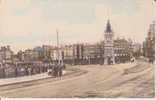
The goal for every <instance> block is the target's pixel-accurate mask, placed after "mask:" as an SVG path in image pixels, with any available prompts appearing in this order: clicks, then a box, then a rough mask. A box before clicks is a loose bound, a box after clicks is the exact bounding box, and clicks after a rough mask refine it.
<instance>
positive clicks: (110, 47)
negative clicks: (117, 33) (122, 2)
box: [104, 20, 115, 64]
mask: <svg viewBox="0 0 156 100" xmlns="http://www.w3.org/2000/svg"><path fill="white" fill-rule="evenodd" d="M110 62H112V63H113V64H114V63H115V56H114V34H113V30H112V28H111V24H110V21H109V20H108V21H107V25H106V30H105V33H104V64H109V63H110Z"/></svg>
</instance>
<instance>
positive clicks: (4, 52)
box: [0, 46, 13, 63]
mask: <svg viewBox="0 0 156 100" xmlns="http://www.w3.org/2000/svg"><path fill="white" fill-rule="evenodd" d="M12 56H13V51H12V50H11V49H10V46H6V47H5V46H3V47H1V49H0V62H3V63H11V62H12Z"/></svg>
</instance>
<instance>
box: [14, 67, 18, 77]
mask: <svg viewBox="0 0 156 100" xmlns="http://www.w3.org/2000/svg"><path fill="white" fill-rule="evenodd" d="M17 75H18V71H17V67H15V77H17Z"/></svg>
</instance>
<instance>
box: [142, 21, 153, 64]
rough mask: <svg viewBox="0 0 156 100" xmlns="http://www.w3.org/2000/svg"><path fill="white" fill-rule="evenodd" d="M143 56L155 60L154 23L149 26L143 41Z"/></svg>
mask: <svg viewBox="0 0 156 100" xmlns="http://www.w3.org/2000/svg"><path fill="white" fill-rule="evenodd" d="M143 56H145V57H147V58H149V60H151V61H154V60H155V21H154V22H153V23H152V24H151V25H150V27H149V31H148V34H147V37H146V39H145V41H144V42H143Z"/></svg>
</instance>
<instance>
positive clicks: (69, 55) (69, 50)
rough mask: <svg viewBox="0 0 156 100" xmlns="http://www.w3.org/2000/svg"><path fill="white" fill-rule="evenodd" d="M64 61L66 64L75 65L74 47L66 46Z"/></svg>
mask: <svg viewBox="0 0 156 100" xmlns="http://www.w3.org/2000/svg"><path fill="white" fill-rule="evenodd" d="M62 54H63V60H64V62H65V63H73V61H74V49H73V45H65V46H64V47H63V48H62Z"/></svg>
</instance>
